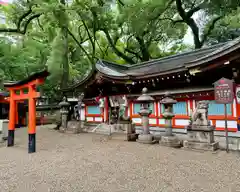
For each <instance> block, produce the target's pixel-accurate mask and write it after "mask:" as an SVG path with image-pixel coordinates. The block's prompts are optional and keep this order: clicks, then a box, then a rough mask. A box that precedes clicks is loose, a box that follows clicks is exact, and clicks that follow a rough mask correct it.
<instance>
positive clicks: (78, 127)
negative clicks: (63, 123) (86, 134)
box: [59, 121, 84, 134]
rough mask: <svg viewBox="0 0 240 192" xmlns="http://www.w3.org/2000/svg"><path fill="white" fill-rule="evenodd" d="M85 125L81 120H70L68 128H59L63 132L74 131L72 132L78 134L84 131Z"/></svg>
mask: <svg viewBox="0 0 240 192" xmlns="http://www.w3.org/2000/svg"><path fill="white" fill-rule="evenodd" d="M83 126H84V123H83V122H80V121H69V122H68V125H67V129H64V128H63V127H60V128H59V131H60V132H61V133H72V134H78V133H81V132H83V131H82V130H83Z"/></svg>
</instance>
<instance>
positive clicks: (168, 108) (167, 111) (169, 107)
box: [159, 93, 181, 147]
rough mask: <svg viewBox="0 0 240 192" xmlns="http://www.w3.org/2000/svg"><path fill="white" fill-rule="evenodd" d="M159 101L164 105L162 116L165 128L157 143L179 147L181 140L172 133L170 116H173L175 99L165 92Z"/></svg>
mask: <svg viewBox="0 0 240 192" xmlns="http://www.w3.org/2000/svg"><path fill="white" fill-rule="evenodd" d="M160 103H161V104H163V105H164V112H163V113H162V116H163V118H164V119H165V126H166V130H165V134H164V135H163V136H162V137H161V140H160V141H159V143H160V144H163V145H166V146H170V147H180V146H181V142H180V141H179V140H178V138H177V137H176V136H175V135H173V133H172V118H173V117H174V116H175V115H174V113H173V105H174V104H176V103H177V101H176V100H174V99H173V98H172V97H171V96H170V94H169V93H166V94H165V95H164V98H163V99H162V100H161V101H160Z"/></svg>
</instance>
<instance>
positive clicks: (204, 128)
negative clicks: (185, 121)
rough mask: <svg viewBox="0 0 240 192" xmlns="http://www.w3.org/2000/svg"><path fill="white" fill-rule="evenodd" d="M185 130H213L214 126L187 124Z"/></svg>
mask: <svg viewBox="0 0 240 192" xmlns="http://www.w3.org/2000/svg"><path fill="white" fill-rule="evenodd" d="M186 129H187V130H192V131H205V132H208V131H210V132H211V131H214V130H215V127H214V126H199V125H192V126H189V125H188V126H187V127H186Z"/></svg>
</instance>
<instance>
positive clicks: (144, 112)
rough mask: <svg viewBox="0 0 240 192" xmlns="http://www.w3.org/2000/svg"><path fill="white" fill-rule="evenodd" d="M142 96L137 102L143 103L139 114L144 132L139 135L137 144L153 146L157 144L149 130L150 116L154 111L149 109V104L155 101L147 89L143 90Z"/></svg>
mask: <svg viewBox="0 0 240 192" xmlns="http://www.w3.org/2000/svg"><path fill="white" fill-rule="evenodd" d="M142 93H143V94H142V95H141V96H140V97H138V99H137V101H138V102H141V105H142V106H141V109H140V112H139V114H140V115H141V117H142V128H143V132H142V133H141V134H140V135H138V139H137V142H139V143H143V144H153V143H156V142H155V141H154V140H153V135H152V134H150V130H149V115H150V114H151V113H152V111H151V110H150V109H149V103H150V102H153V101H154V99H153V98H152V97H151V96H149V95H147V88H143V90H142Z"/></svg>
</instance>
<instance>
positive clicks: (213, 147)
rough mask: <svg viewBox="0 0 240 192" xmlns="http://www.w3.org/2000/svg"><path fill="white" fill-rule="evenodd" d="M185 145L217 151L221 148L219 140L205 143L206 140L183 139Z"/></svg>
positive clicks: (190, 147) (191, 147)
mask: <svg viewBox="0 0 240 192" xmlns="http://www.w3.org/2000/svg"><path fill="white" fill-rule="evenodd" d="M183 147H184V148H188V149H198V150H205V151H215V150H217V149H219V143H218V142H214V143H204V142H193V141H183Z"/></svg>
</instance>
